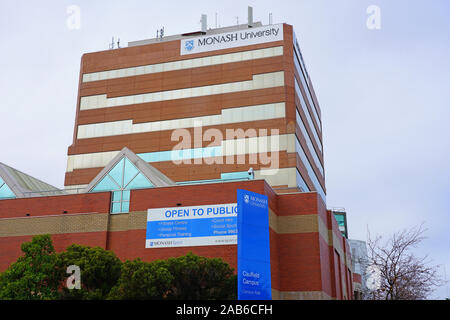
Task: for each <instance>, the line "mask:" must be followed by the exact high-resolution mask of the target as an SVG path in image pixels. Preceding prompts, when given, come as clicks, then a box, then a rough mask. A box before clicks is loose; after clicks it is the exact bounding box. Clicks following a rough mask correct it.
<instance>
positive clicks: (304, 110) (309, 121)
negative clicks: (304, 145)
mask: <svg viewBox="0 0 450 320" xmlns="http://www.w3.org/2000/svg"><path fill="white" fill-rule="evenodd" d="M294 83H295V92H296V93H297V96H298V97H299V99H300V106H301V107H302V110H303V113H304V114H305V116H306V121H307V122H308V125H309V127H310V129H311V132H312V134H313V137H314V140H315V141H316V144H317V146H318V147H319V149H320V152H322V153H323V147H322V142H321V141H320V139H319V135H318V133H317V131H316V127H315V126H314V124H313V121H312V119H311V116H310V114H309V111H308V107H307V106H306V103H305V100H304V99H303V95H302V93H301V92H300V87H299V86H298V82H297V79H295V81H294ZM297 121H298V120H297Z"/></svg>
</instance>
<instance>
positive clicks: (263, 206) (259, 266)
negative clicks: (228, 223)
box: [237, 189, 272, 300]
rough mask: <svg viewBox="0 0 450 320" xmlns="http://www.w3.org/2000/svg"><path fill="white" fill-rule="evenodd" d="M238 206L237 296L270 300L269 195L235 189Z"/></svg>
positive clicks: (247, 298) (240, 298)
mask: <svg viewBox="0 0 450 320" xmlns="http://www.w3.org/2000/svg"><path fill="white" fill-rule="evenodd" d="M237 206H238V212H239V215H238V217H237V224H238V241H237V247H238V248H237V249H238V299H239V300H271V299H272V285H271V273H270V239H269V204H268V198H267V196H265V195H261V194H258V193H254V192H251V191H247V190H241V189H238V190H237Z"/></svg>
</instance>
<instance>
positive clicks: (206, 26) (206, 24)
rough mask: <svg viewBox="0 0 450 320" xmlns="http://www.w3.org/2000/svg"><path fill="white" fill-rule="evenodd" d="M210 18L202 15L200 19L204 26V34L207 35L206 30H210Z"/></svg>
mask: <svg viewBox="0 0 450 320" xmlns="http://www.w3.org/2000/svg"><path fill="white" fill-rule="evenodd" d="M207 20H208V17H207V15H206V14H202V17H201V18H200V22H201V24H202V32H205V33H206V29H207V28H208V21H207Z"/></svg>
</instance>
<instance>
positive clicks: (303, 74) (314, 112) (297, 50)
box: [294, 43, 322, 131]
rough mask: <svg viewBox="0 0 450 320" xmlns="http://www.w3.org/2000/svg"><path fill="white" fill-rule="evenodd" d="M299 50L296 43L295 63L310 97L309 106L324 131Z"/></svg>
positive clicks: (320, 128) (307, 96)
mask: <svg viewBox="0 0 450 320" xmlns="http://www.w3.org/2000/svg"><path fill="white" fill-rule="evenodd" d="M296 44H297V43H296ZM299 50H300V49H299V48H298V44H297V45H294V65H295V67H296V69H297V72H298V75H299V77H300V81H301V83H302V85H303V89H304V90H305V93H306V98H307V99H308V102H309V106H310V107H311V109H312V111H313V115H314V118H315V119H316V122H317V125H318V126H319V130H321V131H322V123H321V121H320V119H319V115H318V111H317V108H316V105H315V103H314V100H313V99H312V94H311V90H310V89H309V85H308V83H307V80H306V75H305V74H306V71H304V70H306V67H304V68H302V67H301V66H300V63H299V60H300V61H302V64H303V59H299V56H300V57H301V53H300V51H299ZM303 66H304V64H303Z"/></svg>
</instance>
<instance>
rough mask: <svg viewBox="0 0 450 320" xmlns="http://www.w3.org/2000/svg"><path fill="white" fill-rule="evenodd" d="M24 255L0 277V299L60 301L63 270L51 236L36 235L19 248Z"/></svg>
mask: <svg viewBox="0 0 450 320" xmlns="http://www.w3.org/2000/svg"><path fill="white" fill-rule="evenodd" d="M21 250H22V252H23V253H24V255H23V256H21V257H19V258H18V259H17V261H16V262H14V263H12V264H11V265H10V267H9V268H8V269H7V270H6V271H4V272H3V273H1V274H0V299H14V300H47V299H57V298H59V292H58V287H59V285H60V282H61V279H62V270H61V269H60V268H59V267H58V266H57V264H56V261H57V254H56V253H55V249H54V247H53V244H52V240H51V238H50V235H48V234H47V235H38V236H35V237H33V239H32V241H31V242H25V243H23V244H22V245H21Z"/></svg>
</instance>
